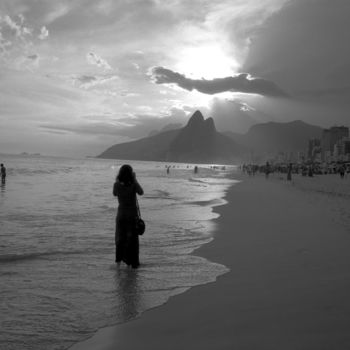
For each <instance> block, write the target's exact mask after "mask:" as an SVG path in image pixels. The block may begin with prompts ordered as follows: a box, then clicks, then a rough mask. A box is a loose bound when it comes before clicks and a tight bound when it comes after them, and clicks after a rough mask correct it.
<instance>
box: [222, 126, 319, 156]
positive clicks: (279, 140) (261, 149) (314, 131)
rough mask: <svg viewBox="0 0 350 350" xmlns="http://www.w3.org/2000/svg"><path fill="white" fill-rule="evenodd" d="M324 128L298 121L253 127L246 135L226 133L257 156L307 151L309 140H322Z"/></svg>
mask: <svg viewBox="0 0 350 350" xmlns="http://www.w3.org/2000/svg"><path fill="white" fill-rule="evenodd" d="M322 130H323V129H322V128H321V127H319V126H315V125H310V124H307V123H304V122H303V121H301V120H296V121H292V122H288V123H277V122H268V123H263V124H256V125H253V126H252V127H251V128H250V129H249V131H248V132H247V133H246V134H237V133H232V132H227V133H225V135H226V136H229V137H230V138H231V139H232V140H234V141H235V142H237V143H239V144H241V145H243V146H245V147H246V148H248V149H250V150H252V151H254V152H255V153H257V154H262V153H277V152H279V151H283V152H298V151H305V150H306V149H307V147H308V140H309V139H312V138H321V135H322Z"/></svg>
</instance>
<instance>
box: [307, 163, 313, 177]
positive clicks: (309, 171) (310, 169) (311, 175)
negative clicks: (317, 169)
mask: <svg viewBox="0 0 350 350" xmlns="http://www.w3.org/2000/svg"><path fill="white" fill-rule="evenodd" d="M308 176H309V177H313V176H314V171H313V169H312V166H311V165H309V170H308Z"/></svg>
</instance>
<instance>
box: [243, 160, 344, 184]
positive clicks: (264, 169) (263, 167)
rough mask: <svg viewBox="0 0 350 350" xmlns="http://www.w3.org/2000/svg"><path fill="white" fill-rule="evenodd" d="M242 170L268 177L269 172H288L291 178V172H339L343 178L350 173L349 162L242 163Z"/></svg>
mask: <svg viewBox="0 0 350 350" xmlns="http://www.w3.org/2000/svg"><path fill="white" fill-rule="evenodd" d="M240 169H241V171H242V172H243V173H244V174H247V175H249V176H254V175H255V174H257V173H263V174H265V176H266V177H268V176H269V174H273V173H278V174H286V175H287V178H288V180H290V177H291V174H300V175H302V176H309V177H313V176H314V175H327V174H339V176H340V177H341V178H344V177H345V176H347V174H350V162H349V163H328V164H320V163H271V164H270V163H269V162H266V163H265V164H251V163H249V164H242V165H241V166H240Z"/></svg>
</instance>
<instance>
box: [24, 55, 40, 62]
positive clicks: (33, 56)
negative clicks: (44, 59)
mask: <svg viewBox="0 0 350 350" xmlns="http://www.w3.org/2000/svg"><path fill="white" fill-rule="evenodd" d="M27 58H29V59H30V60H33V61H36V60H37V59H38V58H39V56H38V55H36V54H34V55H29V56H27Z"/></svg>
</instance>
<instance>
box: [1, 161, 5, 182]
mask: <svg viewBox="0 0 350 350" xmlns="http://www.w3.org/2000/svg"><path fill="white" fill-rule="evenodd" d="M0 167H1V183H2V184H4V183H5V182H6V168H5V166H4V164H2V163H1V165H0Z"/></svg>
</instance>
